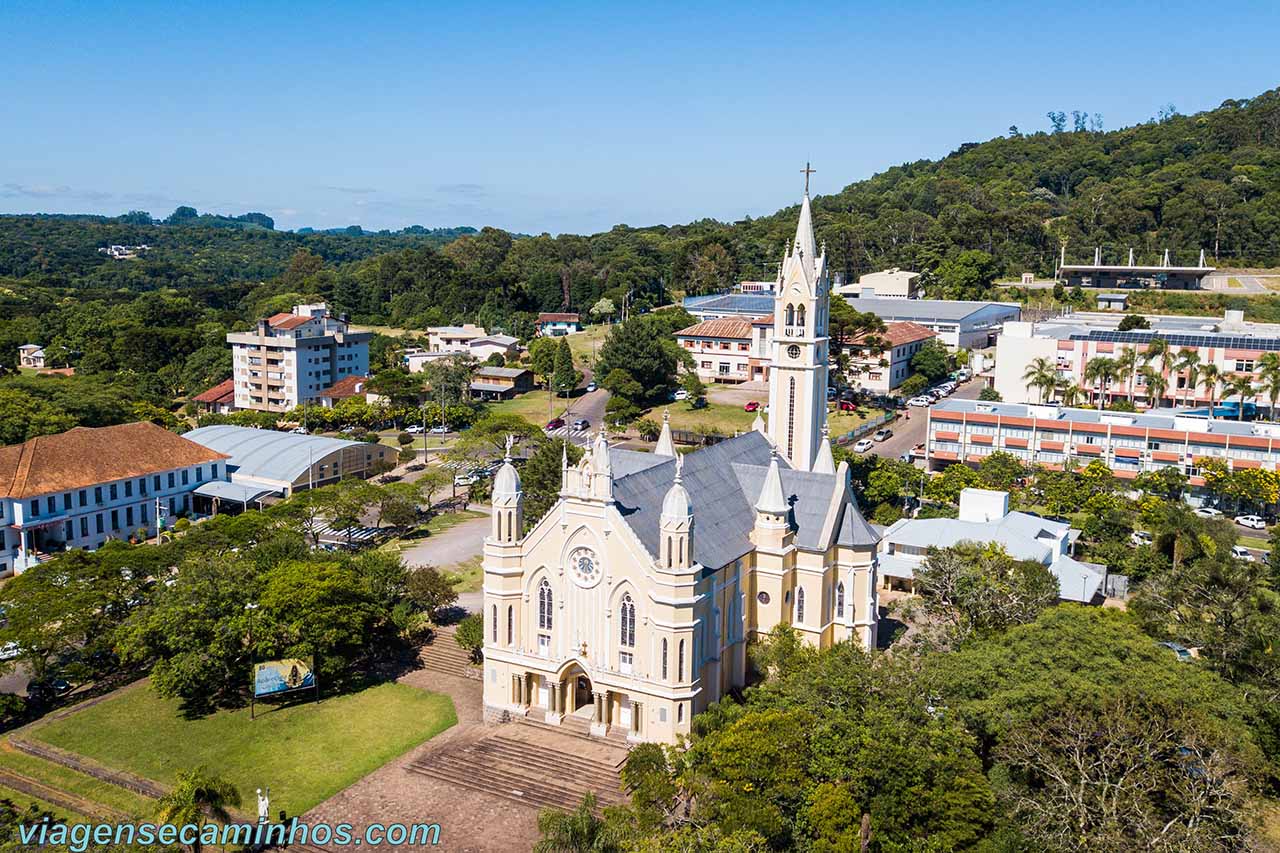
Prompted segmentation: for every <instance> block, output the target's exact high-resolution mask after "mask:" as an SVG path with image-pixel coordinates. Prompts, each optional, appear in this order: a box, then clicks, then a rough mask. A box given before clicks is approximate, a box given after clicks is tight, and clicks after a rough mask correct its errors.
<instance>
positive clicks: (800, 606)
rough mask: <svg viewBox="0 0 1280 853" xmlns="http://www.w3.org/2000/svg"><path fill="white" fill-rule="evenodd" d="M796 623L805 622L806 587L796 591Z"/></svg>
mask: <svg viewBox="0 0 1280 853" xmlns="http://www.w3.org/2000/svg"><path fill="white" fill-rule="evenodd" d="M796 622H797V623H801V624H803V622H804V587H798V588H797V589H796Z"/></svg>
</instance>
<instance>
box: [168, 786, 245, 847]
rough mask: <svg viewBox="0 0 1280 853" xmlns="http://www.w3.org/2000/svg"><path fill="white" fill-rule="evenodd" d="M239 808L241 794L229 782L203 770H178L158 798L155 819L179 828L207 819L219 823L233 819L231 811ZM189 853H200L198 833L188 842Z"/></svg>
mask: <svg viewBox="0 0 1280 853" xmlns="http://www.w3.org/2000/svg"><path fill="white" fill-rule="evenodd" d="M239 805H240V792H239V791H237V790H236V788H235V786H234V785H232V784H231V783H230V782H228V781H226V780H225V779H222V778H220V777H218V776H214V775H213V774H212V773H210V772H209V771H208V770H207V769H206V768H204V767H197V768H196V769H195V770H179V771H178V781H177V783H176V784H175V785H174V786H173V790H171V791H170V792H169V793H168V794H166V795H165V796H164V797H162V798H161V799H160V803H159V806H158V808H157V810H156V819H157V820H158V821H159V822H161V823H172V824H176V825H178V826H184V825H186V824H189V823H190V824H195V825H196V826H204V825H205V824H206V823H207V822H208V821H209V818H213V819H214V820H217V821H220V822H222V823H230V822H231V820H232V814H231V809H233V808H238V807H239ZM191 853H200V838H199V833H197V834H196V838H195V840H193V841H192V842H191Z"/></svg>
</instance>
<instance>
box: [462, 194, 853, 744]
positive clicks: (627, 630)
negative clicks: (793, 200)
mask: <svg viewBox="0 0 1280 853" xmlns="http://www.w3.org/2000/svg"><path fill="white" fill-rule="evenodd" d="M775 293H776V294H777V296H776V297H775V305H774V315H773V322H774V336H773V340H774V346H773V352H772V354H771V362H770V372H769V409H768V412H769V416H768V417H769V420H768V424H767V426H766V424H765V423H764V422H763V420H762V419H761V418H759V417H757V418H756V423H755V428H754V429H752V431H750V432H748V433H746V434H745V435H739V436H736V437H734V438H731V439H727V440H725V441H723V442H721V443H719V444H716V445H712V446H709V447H705V448H702V449H699V450H696V451H693V452H690V453H687V454H680V453H678V452H676V449H675V445H674V443H673V442H672V440H671V432H670V428H669V427H668V425H667V424H666V423H665V419H664V424H663V428H662V434H661V436H660V437H659V439H658V443H657V446H656V447H655V448H654V451H653V452H652V453H647V452H638V451H632V450H623V449H620V448H614V447H610V446H609V443H608V441H607V439H606V437H605V436H604V434H603V432H602V433H601V434H600V435H599V436H598V437H597V438H596V440H595V442H594V444H593V446H592V447H591V448H590V449H589V450H588V451H587V452H586V453H585V454H584V455H583V457H582V459H581V460H580V461H579V462H578V463H577V464H576V465H569V464H568V463H567V461H566V462H565V463H563V464H562V472H561V486H560V497H559V500H558V501H557V502H556V504H555V506H554V507H552V509H551V510H550V511H549V512H548V513H547V515H546V516H545V517H543V518H541V519H539V520H538V521H537V523H536V524H535V525H534V526H533V527H532V528H531V529H530V530H529V532H528V533H525V534H523V535H522V533H521V531H522V530H523V529H524V518H523V508H522V495H521V487H520V477H519V474H518V473H517V472H516V469H515V467H514V466H513V465H512V464H511V461H510V458H509V457H508V459H507V461H506V462H505V464H504V465H503V466H502V467H501V468H500V469H499V471H498V473H497V475H496V477H495V479H494V486H493V518H492V528H491V532H490V535H489V537H488V538H487V539H486V540H485V546H484V623H485V624H484V628H485V645H484V670H483V679H484V704H485V716H486V719H489V720H491V721H496V720H503V719H510V718H512V717H515V716H525V717H533V718H535V719H537V720H538V721H542V722H546V723H549V724H552V725H574V726H578V727H580V728H582V729H585V730H586V731H589V732H590V733H591V734H593V735H598V736H609V737H614V738H626V739H627V740H630V741H656V742H660V743H674V742H675V741H676V740H677V739H678V738H679V737H680V736H681V735H687V734H688V733H689V731H690V725H691V721H692V719H693V716H694V715H695V714H697V713H698V712H700V711H702V710H703V709H704V708H706V707H707V706H708V705H710V704H711V703H713V702H716V701H718V700H719V699H721V698H722V697H723V696H724V695H725V694H727V693H728V692H729V691H731V690H733V689H734V688H737V687H741V686H743V684H744V683H745V680H746V666H747V663H746V648H747V642H748V641H749V640H751V639H753V638H756V637H759V636H762V635H764V634H767V633H768V632H769V631H770V630H771V629H772V628H773V627H774V626H776V625H779V624H785V625H790V626H792V627H793V628H795V629H796V631H797V632H799V634H800V636H802V637H803V638H804V639H805V640H806V641H807V642H809V643H811V644H813V645H815V646H828V645H831V644H834V643H838V642H841V641H843V640H847V639H853V640H855V641H856V642H859V643H861V644H862V645H864V646H866V647H868V648H871V647H874V646H875V643H876V617H877V609H878V607H877V604H878V603H877V598H876V587H877V583H876V544H877V540H878V536H877V534H876V532H875V531H874V530H873V529H872V528H871V526H870V525H868V524H867V522H866V520H865V519H863V517H862V514H861V513H860V512H859V511H858V507H857V504H856V502H855V500H854V495H853V492H852V487H851V485H850V478H849V472H848V467H847V465H846V464H845V463H843V462H842V463H840V465H839V466H836V465H835V464H834V460H833V458H832V452H831V443H830V440H829V438H828V436H827V429H826V415H827V403H826V399H827V398H826V388H827V362H828V351H827V346H828V340H827V321H828V313H829V305H830V282H829V279H828V273H827V260H826V252H825V248H824V249H823V250H822V251H821V253H820V252H819V250H818V248H817V246H816V245H815V241H814V234H813V222H812V213H811V211H810V205H809V193H808V187H807V175H806V188H805V195H804V200H803V202H802V203H801V207H800V220H799V223H798V224H797V226H796V236H795V240H794V242H793V243H792V244H790V245H789V246H788V247H787V250H786V252H785V255H784V258H783V262H782V266H781V268H780V269H779V272H778V281H777V288H776V290H775Z"/></svg>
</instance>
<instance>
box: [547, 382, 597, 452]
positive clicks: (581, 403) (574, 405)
mask: <svg viewBox="0 0 1280 853" xmlns="http://www.w3.org/2000/svg"><path fill="white" fill-rule="evenodd" d="M608 402H609V392H608V391H606V390H604V389H603V388H597V389H596V390H595V391H591V392H589V393H586V394H583V395H582V396H581V397H573V398H571V399H570V400H568V408H567V409H566V410H565V413H564V415H562V417H563V418H564V420H565V426H562V427H560V428H559V429H557V430H552V431H551V432H549V433H547V435H550V436H556V437H558V438H566V439H568V440H569V441H570V442H572V443H573V444H576V445H578V446H579V447H587V446H589V445H590V444H591V439H592V437H593V436H594V435H595V433H596V430H598V429H600V424H601V423H603V422H604V407H605V405H606V404H607V403H608ZM578 418H586V419H587V421H588V422H589V423H590V424H591V426H590V427H589V428H588V429H586V430H585V431H582V432H579V431H577V430H574V429H573V428H572V424H573V422H574V421H575V420H577V419H578Z"/></svg>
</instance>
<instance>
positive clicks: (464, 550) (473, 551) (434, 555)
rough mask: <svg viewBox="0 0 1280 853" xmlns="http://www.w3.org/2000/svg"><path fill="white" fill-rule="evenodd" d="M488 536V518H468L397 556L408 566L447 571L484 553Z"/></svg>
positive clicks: (409, 547) (415, 544) (413, 545)
mask: <svg viewBox="0 0 1280 853" xmlns="http://www.w3.org/2000/svg"><path fill="white" fill-rule="evenodd" d="M488 535H489V516H487V515H485V516H482V517H480V518H468V519H467V520H466V521H462V522H459V523H458V524H455V525H454V526H453V527H450V528H449V529H448V530H446V531H444V532H443V533H437V534H436V535H435V536H428V537H427V538H426V539H423V540H421V541H419V542H415V543H414V544H412V545H410V546H408V547H407V548H405V549H404V550H402V551H401V552H400V554H401V555H402V556H403V557H404V561H405V563H407V564H408V565H410V566H437V567H439V568H442V569H443V568H447V567H449V566H454V565H457V564H458V563H461V562H462V561H463V560H469V559H471V558H472V557H475V556H477V555H479V554H480V552H481V551H482V550H483V549H484V537H486V536H488Z"/></svg>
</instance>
